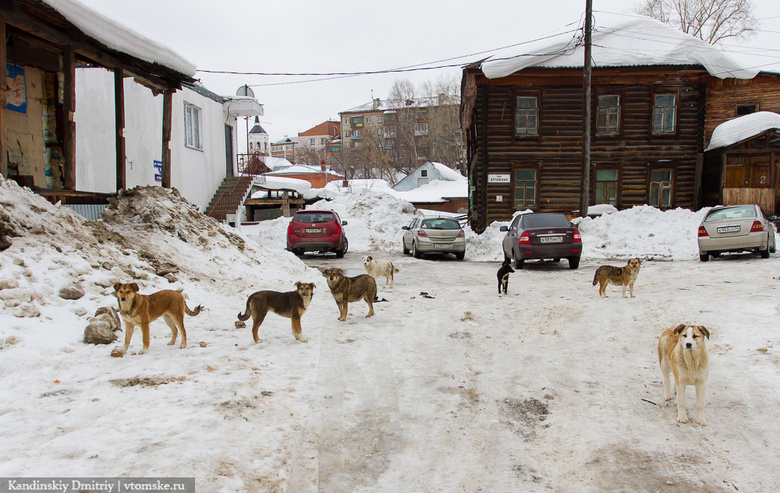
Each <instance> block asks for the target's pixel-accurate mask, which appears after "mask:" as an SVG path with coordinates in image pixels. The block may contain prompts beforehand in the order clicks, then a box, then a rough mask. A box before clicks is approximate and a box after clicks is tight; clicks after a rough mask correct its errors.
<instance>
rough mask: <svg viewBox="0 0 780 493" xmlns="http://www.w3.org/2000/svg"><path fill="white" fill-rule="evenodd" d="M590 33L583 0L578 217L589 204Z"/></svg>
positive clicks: (589, 5) (589, 1)
mask: <svg viewBox="0 0 780 493" xmlns="http://www.w3.org/2000/svg"><path fill="white" fill-rule="evenodd" d="M591 31H593V0H585V64H584V66H583V67H584V68H583V73H582V92H583V93H584V98H583V103H582V104H583V112H582V188H581V190H580V217H585V216H587V215H588V205H589V203H590V200H589V199H590V128H591V126H590V120H591V111H590V108H591V104H590V100H591V91H590V72H591V37H590V35H591Z"/></svg>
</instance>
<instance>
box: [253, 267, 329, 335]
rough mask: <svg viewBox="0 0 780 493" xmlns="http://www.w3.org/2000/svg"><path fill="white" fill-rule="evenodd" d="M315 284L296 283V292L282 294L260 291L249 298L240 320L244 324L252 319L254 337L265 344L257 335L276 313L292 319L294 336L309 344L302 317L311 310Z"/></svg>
mask: <svg viewBox="0 0 780 493" xmlns="http://www.w3.org/2000/svg"><path fill="white" fill-rule="evenodd" d="M315 287H316V286H315V285H314V283H313V282H309V283H303V282H300V281H298V282H296V283H295V288H296V289H295V291H290V292H287V293H280V292H278V291H258V292H256V293H253V294H251V295H250V296H249V299H247V300H246V310H245V311H244V313H243V314H241V313H239V314H238V319H239V320H241V321H242V322H244V321H246V320H247V319H248V318H249V317H250V316H251V317H252V337H253V338H254V340H255V342H256V343H259V342H263V341H262V339H260V338H259V337H258V335H257V330H258V329H259V328H260V324H262V323H263V320H265V316H266V314H267V313H268V312H274V313H276V314H277V315H281V316H282V317H287V318H289V319H290V323H291V324H292V333H293V336H294V337H295V338H296V339H298V340H299V341H301V342H308V340H307V339H305V338H304V337H303V336H302V335H301V331H302V330H303V329H302V327H301V317H302V316H303V314H304V313H305V312H306V309H307V308H309V303H311V299H312V297H313V296H314V288H315Z"/></svg>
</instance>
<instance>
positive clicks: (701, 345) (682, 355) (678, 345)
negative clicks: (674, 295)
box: [658, 324, 710, 426]
mask: <svg viewBox="0 0 780 493" xmlns="http://www.w3.org/2000/svg"><path fill="white" fill-rule="evenodd" d="M709 338H710V331H709V330H707V328H706V327H704V326H701V325H685V324H680V325H678V326H677V327H672V328H669V329H666V330H665V331H664V332H663V333H662V334H661V338H660V339H659V340H658V362H659V363H660V365H661V373H662V374H663V377H664V400H666V401H669V400H671V399H672V389H671V384H670V380H669V373H670V372H671V373H673V374H674V387H675V390H676V391H677V421H678V422H679V423H687V422H688V410H687V409H686V407H685V388H686V387H687V386H688V385H693V386H694V387H695V388H696V422H697V423H699V424H700V425H702V426H706V424H707V420H706V419H704V390H705V387H706V385H707V377H708V376H709V374H710V358H709V353H707V344H706V341H705V339H709Z"/></svg>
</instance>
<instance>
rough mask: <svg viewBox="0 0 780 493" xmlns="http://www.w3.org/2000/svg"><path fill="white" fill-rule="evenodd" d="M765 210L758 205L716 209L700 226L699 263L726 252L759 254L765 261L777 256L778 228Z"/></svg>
mask: <svg viewBox="0 0 780 493" xmlns="http://www.w3.org/2000/svg"><path fill="white" fill-rule="evenodd" d="M775 219H777V217H775V216H771V217H769V218H767V217H766V216H765V215H764V212H763V211H762V210H761V207H759V206H757V205H755V204H747V205H727V206H723V207H713V208H712V209H710V211H709V212H708V213H707V215H706V216H705V217H704V220H703V221H702V222H701V225H700V226H699V259H701V261H702V262H706V261H707V260H709V259H710V256H713V257H718V256H719V255H720V254H721V253H723V252H743V251H756V252H758V253H760V254H761V258H769V254H770V253H775V251H776V246H775V228H774V226H773V225H772V223H771V221H774V220H775Z"/></svg>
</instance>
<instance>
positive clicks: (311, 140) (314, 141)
mask: <svg viewBox="0 0 780 493" xmlns="http://www.w3.org/2000/svg"><path fill="white" fill-rule="evenodd" d="M316 142H317V139H315V138H314V137H312V138H310V139H309V145H315V144H316Z"/></svg>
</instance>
